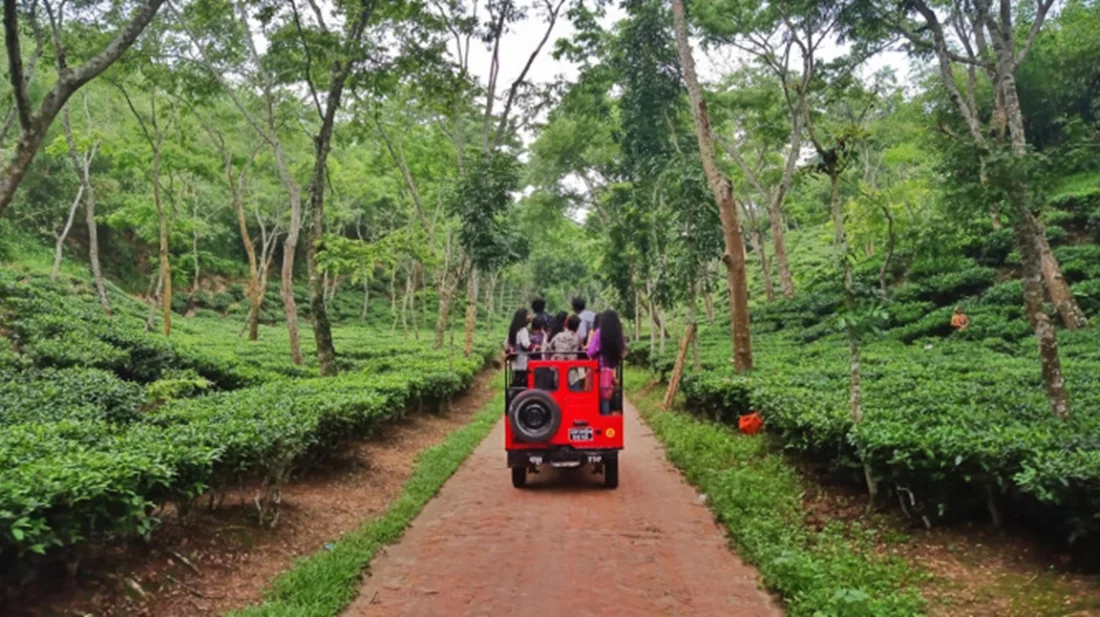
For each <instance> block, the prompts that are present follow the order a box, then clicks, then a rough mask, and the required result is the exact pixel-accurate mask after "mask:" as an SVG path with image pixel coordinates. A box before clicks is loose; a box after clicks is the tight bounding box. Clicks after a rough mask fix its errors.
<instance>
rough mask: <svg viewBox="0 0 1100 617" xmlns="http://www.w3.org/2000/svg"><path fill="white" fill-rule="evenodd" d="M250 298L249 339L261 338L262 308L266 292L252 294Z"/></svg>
mask: <svg viewBox="0 0 1100 617" xmlns="http://www.w3.org/2000/svg"><path fill="white" fill-rule="evenodd" d="M248 300H249V305H250V306H249V310H248V340H250V341H255V340H259V338H260V309H261V308H262V307H263V303H264V294H263V293H262V292H261V293H258V294H256V293H253V294H250V296H249V298H248Z"/></svg>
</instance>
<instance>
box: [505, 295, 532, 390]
mask: <svg viewBox="0 0 1100 617" xmlns="http://www.w3.org/2000/svg"><path fill="white" fill-rule="evenodd" d="M529 321H531V316H530V315H529V314H528V313H527V309H525V308H520V309H517V310H516V312H515V314H514V315H512V323H511V325H509V326H508V338H507V339H505V340H504V353H507V354H515V357H513V358H512V383H513V384H514V385H515V387H517V388H526V387H527V357H528V355H529V352H530V350H531V333H530V332H528V331H527V323H528V322H529Z"/></svg>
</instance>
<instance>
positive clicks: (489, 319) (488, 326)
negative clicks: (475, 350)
mask: <svg viewBox="0 0 1100 617" xmlns="http://www.w3.org/2000/svg"><path fill="white" fill-rule="evenodd" d="M498 276H499V274H494V275H492V276H490V277H489V286H488V287H487V288H486V289H485V300H486V301H487V302H488V307H487V314H486V316H485V330H486V331H488V332H492V330H493V311H494V310H495V308H496V307H495V306H493V298H494V297H495V296H494V292H495V291H496V286H497V277H498Z"/></svg>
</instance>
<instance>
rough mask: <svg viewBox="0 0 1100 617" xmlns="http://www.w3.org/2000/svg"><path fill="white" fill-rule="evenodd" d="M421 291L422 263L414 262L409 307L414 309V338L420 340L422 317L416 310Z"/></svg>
mask: <svg viewBox="0 0 1100 617" xmlns="http://www.w3.org/2000/svg"><path fill="white" fill-rule="evenodd" d="M418 289H420V262H419V261H413V284H412V290H411V293H410V294H409V307H410V308H411V309H412V319H413V338H414V339H416V340H418V341H419V340H420V317H419V315H418V313H417V310H418V309H417V308H416V291H417V290H418Z"/></svg>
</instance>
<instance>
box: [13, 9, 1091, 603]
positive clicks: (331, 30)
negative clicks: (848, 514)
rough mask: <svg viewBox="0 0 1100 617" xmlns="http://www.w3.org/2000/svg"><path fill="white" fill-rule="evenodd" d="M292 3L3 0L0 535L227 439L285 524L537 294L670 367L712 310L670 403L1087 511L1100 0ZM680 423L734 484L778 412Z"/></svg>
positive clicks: (115, 529) (173, 467)
mask: <svg viewBox="0 0 1100 617" xmlns="http://www.w3.org/2000/svg"><path fill="white" fill-rule="evenodd" d="M307 4H308V6H307V5H306V4H304V3H299V2H289V3H287V2H278V1H275V0H259V1H255V2H244V1H239V0H183V1H178V2H174V3H172V4H171V5H169V4H168V3H166V2H163V0H126V1H118V0H93V1H89V2H81V3H79V9H75V10H69V11H62V10H60V9H61V8H62V7H61V5H60V3H58V2H56V0H33V1H32V0H19V1H13V2H6V3H5V5H4V10H5V40H6V43H7V44H6V46H5V50H4V53H5V54H7V57H6V60H7V62H6V65H7V67H8V80H7V82H8V84H9V85H10V92H9V94H10V99H11V102H12V104H11V108H10V110H9V113H8V116H7V119H6V123H5V124H4V125H3V128H0V153H2V154H3V156H4V157H5V160H6V161H7V166H6V167H5V168H4V170H3V172H2V173H0V259H2V260H3V261H4V262H5V264H9V267H6V268H5V269H3V270H0V372H2V374H3V383H2V385H0V404H2V405H3V406H2V408H0V412H2V413H0V426H2V427H3V428H4V431H3V434H2V435H0V463H2V465H0V469H2V470H3V471H0V565H2V566H3V567H4V568H11V567H13V565H14V564H22V563H25V562H28V561H33V559H35V558H34V557H33V555H35V554H38V553H46V554H47V555H51V554H53V555H62V556H64V555H65V554H67V553H69V552H79V548H80V547H81V546H83V545H85V544H87V543H88V542H90V541H100V540H104V539H110V538H115V537H133V536H135V535H138V534H142V533H145V532H146V531H147V530H148V529H149V528H150V526H151V525H152V524H153V523H154V522H155V521H156V519H157V515H158V514H159V512H158V508H160V507H161V506H162V505H163V504H165V503H167V502H172V503H174V504H176V505H177V506H180V507H182V508H183V509H184V510H186V508H187V507H189V506H190V505H193V503H194V501H195V500H196V499H197V498H198V497H199V496H200V495H209V496H212V497H211V498H212V500H213V502H214V503H216V502H217V498H218V488H220V487H223V486H225V485H226V484H227V483H230V482H235V481H237V479H238V478H240V477H242V476H243V477H248V478H252V479H260V480H262V481H263V483H264V486H265V491H266V495H265V498H264V499H261V500H260V501H259V503H260V505H261V511H260V513H259V518H260V519H261V521H269V519H270V518H272V517H274V516H275V513H274V511H273V510H271V509H270V508H269V507H268V506H270V505H271V504H273V503H274V502H276V501H277V499H276V498H277V490H278V486H279V483H280V482H282V481H283V480H284V479H285V477H286V475H287V473H288V472H289V470H290V469H292V468H293V467H294V466H295V465H299V464H303V463H306V462H309V461H311V460H313V458H314V457H316V456H318V455H319V454H320V453H323V452H324V451H326V450H328V449H330V448H331V447H332V446H333V445H334V444H336V443H337V442H338V441H339V440H341V439H343V438H346V437H348V436H359V435H364V434H368V433H369V432H370V431H371V429H372V428H373V427H375V426H377V424H378V423H379V422H382V421H386V420H388V419H391V418H394V417H397V416H400V415H401V414H402V413H404V412H405V411H406V410H408V409H409V408H412V407H416V408H419V407H429V408H430V407H433V406H435V405H437V404H438V403H439V402H440V401H441V400H445V399H447V398H449V397H451V396H454V395H455V394H456V393H457V392H460V391H461V390H462V389H463V388H464V387H465V386H466V385H467V384H468V383H469V381H470V379H471V378H472V376H473V374H474V373H475V372H476V371H477V370H478V368H480V367H481V365H482V364H483V362H484V358H485V355H486V354H487V353H488V352H489V351H490V350H491V349H492V348H494V347H495V346H496V345H494V344H493V342H492V340H499V335H498V334H496V331H497V330H498V329H499V328H500V326H501V325H502V323H503V320H502V318H506V316H507V315H508V314H509V313H510V312H511V311H512V310H514V309H515V307H516V306H517V305H520V304H526V303H527V302H529V300H530V299H531V298H532V297H533V296H534V295H536V294H542V295H544V296H546V297H547V298H548V299H549V300H550V306H549V309H550V311H551V312H556V311H558V310H564V309H566V308H567V307H566V306H565V301H566V299H567V298H568V297H569V296H572V295H575V294H581V295H584V296H585V297H587V298H588V300H589V307H590V308H596V309H606V308H614V309H615V310H617V311H619V312H620V313H621V314H622V315H623V317H624V320H623V321H624V323H626V324H629V325H628V329H629V330H631V331H632V334H633V336H632V337H631V338H632V341H631V352H632V353H631V358H632V359H633V361H635V362H638V363H642V364H646V365H648V366H650V367H651V368H653V369H654V370H656V371H657V372H658V373H660V374H663V375H668V374H669V372H670V370H671V368H672V362H673V355H674V352H675V350H676V348H677V347H678V346H677V344H676V342H677V338H678V336H679V335H680V333H681V332H683V331H684V330H685V326H687V325H688V324H689V323H702V324H705V325H704V326H703V327H702V328H701V333H700V335H699V336H698V337H697V341H696V343H695V344H694V345H693V348H692V349H691V350H690V352H689V353H688V354H687V362H686V364H687V375H686V377H685V379H684V381H683V393H684V395H685V402H686V404H687V408H688V409H690V410H691V411H693V412H694V413H696V414H699V415H700V416H702V417H705V418H709V419H713V420H717V421H721V422H726V423H732V422H734V421H735V420H736V417H737V416H738V415H740V414H742V413H744V412H746V411H750V410H760V411H761V412H762V413H763V415H764V418H765V420H766V422H767V424H768V426H769V429H770V431H771V432H772V433H773V434H775V435H776V436H778V437H779V438H780V442H781V443H782V444H784V445H785V447H787V448H788V449H789V450H791V451H792V452H797V453H799V454H801V455H804V456H805V457H807V459H809V460H811V461H814V462H817V463H819V464H820V466H821V467H822V468H823V469H826V470H828V471H830V472H833V473H835V474H837V475H838V476H840V477H843V478H846V479H850V480H852V481H853V482H856V483H858V484H860V485H861V486H862V488H863V489H865V490H867V491H868V493H869V494H870V495H869V496H870V498H871V499H872V500H876V501H877V502H878V503H880V504H885V503H894V502H897V503H899V504H901V506H902V507H904V508H905V509H906V511H907V512H909V513H910V514H912V515H913V516H914V517H917V518H919V519H921V520H923V521H924V522H925V523H927V524H931V523H933V522H935V521H936V520H938V519H941V518H951V517H966V518H970V519H974V518H985V517H989V518H990V519H991V520H992V522H993V523H994V524H1001V523H1002V522H1004V521H1008V520H1019V521H1026V522H1027V523H1029V524H1031V525H1032V526H1033V527H1035V528H1037V529H1041V530H1043V531H1045V532H1049V533H1054V534H1057V535H1058V536H1059V537H1060V538H1061V539H1064V540H1066V539H1068V540H1070V541H1075V542H1077V541H1086V542H1091V541H1094V540H1095V538H1096V535H1095V531H1096V530H1097V528H1098V523H1100V520H1098V518H1097V517H1098V514H1097V513H1098V512H1100V496H1098V493H1097V491H1098V489H1100V487H1098V486H1097V482H1098V481H1100V441H1098V438H1097V435H1098V434H1100V417H1098V414H1100V406H1098V403H1100V400H1098V399H1100V386H1097V377H1096V375H1100V366H1098V364H1100V355H1098V354H1100V341H1098V340H1097V338H1098V336H1097V334H1096V330H1095V329H1094V328H1093V327H1090V321H1089V320H1090V318H1091V319H1092V320H1093V321H1095V320H1096V319H1097V315H1098V314H1100V163H1098V161H1100V156H1098V155H1100V36H1098V33H1100V4H1098V3H1097V2H1096V0H1064V1H1056V0H1039V1H1038V2H1036V3H1018V2H1011V1H1010V0H974V1H970V0H950V1H948V0H943V1H939V0H937V2H931V3H929V2H926V0H912V1H907V2H900V3H899V2H893V1H889V0H828V1H812V2H806V1H789V0H775V1H769V2H765V3H761V2H753V1H744V0H691V1H690V2H684V1H683V0H672V2H671V3H666V2H663V1H661V0H623V1H621V2H618V3H606V2H583V1H581V0H561V1H560V2H558V1H555V2H548V3H547V2H542V1H541V0H539V1H535V0H532V1H511V0H486V1H478V0H442V1H438V2H436V1H432V2H421V1H420V0H405V1H401V2H387V3H382V2H373V1H364V2H358V3H356V2H345V1H339V2H334V3H315V2H309V3H307ZM321 4H325V6H321ZM330 4H331V6H330ZM306 9H308V10H306ZM566 20H568V21H569V22H570V24H571V26H572V34H571V35H570V36H569V37H568V38H559V34H560V30H557V29H556V28H558V27H560V25H561V24H562V23H563V22H565V21H566ZM521 23H522V24H525V25H527V26H531V27H534V28H535V29H536V30H537V33H538V34H539V35H540V36H531V37H528V36H523V35H521V36H517V33H519V32H521V30H520V27H519V26H520V24H521ZM127 24H128V25H127ZM531 31H532V30H530V29H527V30H522V32H531ZM93 34H94V35H93ZM112 37H113V39H114V43H113V44H108V41H110V40H111V39H112ZM517 38H520V39H524V40H520V41H519V42H518V43H519V44H522V45H523V47H524V48H523V50H522V52H519V51H517V50H516V49H515V48H514V47H515V45H516V44H517V43H516V39H517ZM528 39H529V40H528ZM472 45H484V46H485V48H486V49H487V51H488V56H479V55H478V54H477V53H471V51H470V48H471V46H472ZM701 52H706V53H708V54H711V55H712V57H720V58H726V59H728V62H720V63H713V62H711V63H707V64H708V65H709V66H706V67H703V66H702V65H703V63H702V62H698V65H697V62H696V60H697V59H698V58H701V55H702V54H701ZM551 54H552V55H553V57H554V58H555V59H557V60H559V61H565V62H569V63H571V64H572V65H573V67H574V68H576V73H575V74H576V77H575V78H574V79H570V80H566V79H564V78H560V77H555V78H554V80H553V81H552V82H550V83H545V82H542V83H540V80H539V79H538V78H537V77H536V75H535V74H534V73H533V72H532V71H531V67H532V66H535V65H536V64H538V62H537V61H541V60H547V56H550V55H551ZM502 57H506V58H508V59H511V58H513V57H517V58H523V59H527V62H526V63H525V64H521V67H520V68H518V69H517V70H516V72H515V73H514V74H510V75H502V74H501V67H502V62H501V58H502ZM479 58H480V59H484V58H488V59H487V61H486V62H485V64H486V65H487V66H484V67H477V66H475V64H476V63H477V62H478V59H479ZM503 64H508V63H507V62H505V63H503ZM81 214H82V216H81ZM47 246H52V247H53V251H52V257H51V255H50V254H49V253H50V251H49V249H47V248H45V247H47ZM135 298H137V299H135ZM731 307H732V308H731ZM956 307H957V308H958V309H960V310H961V311H962V312H963V313H965V314H966V315H967V316H968V319H969V325H968V327H966V328H965V329H960V330H956V328H955V326H953V325H952V320H953V317H954V315H955V310H956ZM727 311H728V313H727ZM463 317H465V320H464V323H462V325H461V326H459V323H460V322H462V321H463V319H462V318H463ZM299 324H301V325H299ZM153 332H158V333H159V334H157V335H154V334H152V333H153ZM459 332H461V334H459ZM480 332H493V333H494V335H493V337H491V339H492V340H490V339H489V338H487V337H484V336H480V335H479V334H478V333H480ZM245 333H247V336H244V335H245ZM647 336H648V340H647V338H646V337H647ZM456 339H458V340H457V341H456ZM731 360H732V364H733V366H732V367H731V366H730V365H731ZM661 422H666V423H668V425H667V426H661V427H659V430H662V431H665V432H666V435H667V436H668V437H670V438H676V437H677V436H680V437H682V438H683V439H685V440H686V442H688V443H689V445H687V446H682V447H685V448H687V451H686V452H685V451H684V450H679V449H678V448H680V447H681V446H677V445H674V446H673V450H674V451H676V452H680V454H676V456H677V457H681V458H680V461H681V462H682V464H684V466H685V467H688V468H692V467H696V466H698V465H702V464H703V463H702V462H703V461H718V462H722V463H723V464H724V465H725V464H726V463H728V465H726V472H728V477H727V476H726V475H721V474H719V475H716V476H715V477H714V478H711V477H710V476H706V475H705V474H703V475H699V476H696V481H698V482H700V483H701V484H706V483H711V482H714V483H715V484H713V485H712V492H714V494H715V497H714V498H715V500H716V501H715V503H717V504H719V505H720V507H721V509H727V510H730V511H735V510H737V509H738V508H740V507H741V506H740V505H738V504H737V502H736V501H730V500H733V499H735V496H731V495H730V494H729V493H730V492H731V491H730V487H731V486H732V485H731V484H729V483H730V482H734V480H735V479H736V478H737V477H738V474H739V473H741V472H742V471H744V470H743V469H739V468H738V467H739V466H738V464H737V463H736V462H735V461H733V462H731V461H728V460H726V459H724V458H722V457H723V456H724V454H723V452H725V451H726V450H730V451H733V452H740V449H745V450H744V451H743V452H740V455H743V456H750V455H755V453H758V451H757V450H754V448H761V447H762V446H759V445H745V444H738V443H735V442H734V440H732V439H730V438H729V436H728V435H727V434H726V433H722V434H721V437H720V438H719V437H715V438H714V439H713V440H708V439H705V438H704V437H703V435H702V433H701V431H702V429H700V428H699V427H702V426H708V427H709V425H704V424H700V423H699V422H696V421H695V420H691V419H686V418H683V417H677V418H676V419H674V420H662V421H661ZM753 443H754V444H755V443H757V442H753ZM759 453H760V454H761V456H767V454H766V453H763V451H762V450H760V451H759ZM724 473H725V472H724ZM745 473H750V471H745ZM751 473H760V471H759V470H757V469H754V470H751ZM774 473H775V474H777V475H778V476H782V473H781V472H780V471H778V470H776V471H775V472H774ZM777 482H779V483H780V484H782V483H784V482H786V480H784V479H783V478H782V477H780V478H779V479H778V480H777ZM788 488H789V486H788ZM784 490H786V489H784ZM418 494H419V493H418ZM785 498H786V497H783V496H780V497H777V499H785ZM417 499H420V497H417ZM776 503H778V502H776ZM777 507H778V508H779V509H778V510H777V512H783V511H784V510H782V507H784V506H783V504H782V503H778V506H777ZM410 515H411V514H410ZM402 516H404V515H402ZM781 518H782V517H781V516H780V517H779V518H776V519H775V520H774V521H773V522H774V524H775V525H780V519H781ZM402 520H404V519H402ZM768 524H769V525H770V524H772V523H768ZM372 533H373V532H372ZM386 533H389V532H386ZM804 540H805V539H803V538H794V539H793V540H790V541H791V542H793V543H794V544H795V545H799V544H803V543H804ZM370 542H373V541H369V542H368V543H367V544H364V545H363V546H368V545H369V546H374V545H373V544H371V543H370ZM746 542H748V541H747V540H746ZM761 542H762V543H761V544H752V545H750V544H746V546H747V547H748V549H747V550H750V551H760V555H761V561H762V562H767V563H771V562H770V561H768V560H769V559H770V557H767V556H766V555H765V554H764V551H766V550H768V547H766V546H764V544H766V542H765V541H763V540H761ZM753 546H755V547H756V548H753ZM372 550H373V549H372V548H369V547H368V548H366V549H362V550H360V549H356V555H357V556H356V557H354V560H356V561H362V560H363V559H365V558H368V557H369V554H370V552H371V551H372ZM363 551H365V552H363ZM826 552H828V551H826ZM807 559H808V561H806V562H804V563H801V562H800V563H801V565H799V566H798V567H803V566H804V565H805V564H807V563H817V562H814V561H813V559H816V558H807ZM837 559H838V561H828V562H822V563H825V565H823V566H821V567H825V568H831V567H835V568H838V569H839V571H840V572H845V573H847V572H848V570H847V568H848V564H847V562H844V561H843V559H842V558H841V557H838V558H837ZM326 567H327V566H326ZM767 567H772V566H767ZM847 575H848V574H845V576H847ZM342 576H344V575H343V574H340V575H339V576H337V577H336V578H340V577H342ZM769 576H772V575H769ZM776 576H778V575H776ZM782 578H783V577H778V578H776V579H774V581H773V584H775V585H777V586H782V585H786V584H787V583H785V582H781V581H780V579H782ZM796 578H797V577H796ZM887 578H889V577H887ZM334 580H335V579H334ZM783 580H786V579H783ZM802 584H803V583H797V584H795V585H796V586H795V587H791V588H789V589H788V593H789V595H792V597H798V596H799V593H802V592H801V591H797V590H802V589H804V590H805V593H806V594H809V595H808V596H807V597H813V598H816V600H814V601H819V602H824V600H823V599H822V598H821V597H819V596H816V595H814V594H817V593H825V592H824V591H823V590H825V589H826V587H825V586H821V585H823V583H819V582H813V581H809V582H807V583H805V585H806V586H805V587H802V586H801V585H802ZM297 585H298V584H297V583H295V586H297ZM280 593H281V592H280ZM867 593H868V595H867V597H855V596H853V597H852V598H849V599H854V600H856V601H858V602H872V601H877V600H871V599H870V598H871V597H878V596H874V594H870V593H869V592H867ZM337 596H339V594H337ZM287 597H289V596H287ZM303 597H304V596H303ZM899 598H900V597H899ZM834 599H836V598H834ZM903 600H904V598H902V599H899V600H898V601H899V602H902V601H903ZM837 601H839V600H837ZM807 602H809V600H807ZM799 606H801V605H799ZM806 606H808V604H807V605H806ZM868 606H870V605H865V608H867V607H868ZM799 610H801V609H799ZM837 610H839V609H837ZM867 610H869V611H871V612H872V613H874V612H875V611H876V610H877V609H874V608H873V607H871V608H867ZM883 610H887V609H886V608H883ZM841 612H843V611H841Z"/></svg>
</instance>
